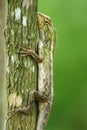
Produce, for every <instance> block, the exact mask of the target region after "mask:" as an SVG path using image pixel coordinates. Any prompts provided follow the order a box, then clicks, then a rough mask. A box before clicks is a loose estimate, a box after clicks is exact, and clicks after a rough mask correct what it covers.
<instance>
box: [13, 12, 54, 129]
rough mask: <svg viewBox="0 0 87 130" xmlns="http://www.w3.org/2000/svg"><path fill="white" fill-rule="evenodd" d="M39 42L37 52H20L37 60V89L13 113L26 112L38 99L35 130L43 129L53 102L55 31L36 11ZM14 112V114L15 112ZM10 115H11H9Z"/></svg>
mask: <svg viewBox="0 0 87 130" xmlns="http://www.w3.org/2000/svg"><path fill="white" fill-rule="evenodd" d="M38 29H39V43H38V54H36V53H35V52H34V51H33V50H31V49H27V48H22V51H20V52H19V53H20V54H23V55H24V56H31V57H32V58H33V59H35V61H37V62H38V90H33V91H32V92H31V95H32V96H31V97H32V98H31V100H30V101H29V105H28V106H27V107H19V108H17V109H14V110H15V113H17V112H22V113H24V114H27V113H28V111H29V110H30V109H31V108H32V106H33V105H32V104H33V101H34V99H36V100H37V101H38V109H39V113H38V119H37V128H36V130H45V127H46V124H47V121H48V117H49V115H50V111H51V107H52V103H53V95H54V94H53V88H54V86H53V57H54V48H55V41H56V33H55V30H54V28H53V25H52V23H51V19H50V18H49V17H48V16H46V15H44V14H41V13H38ZM15 113H14V114H15ZM11 117H12V116H11Z"/></svg>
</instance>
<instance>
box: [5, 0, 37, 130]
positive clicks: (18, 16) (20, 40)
mask: <svg viewBox="0 0 87 130" xmlns="http://www.w3.org/2000/svg"><path fill="white" fill-rule="evenodd" d="M37 39H38V35H37V0H8V20H7V36H6V41H7V42H6V47H7V90H8V106H9V107H8V108H9V111H10V110H12V109H14V108H15V107H18V106H21V105H23V106H27V104H28V94H29V92H30V91H32V90H33V89H36V88H37V64H36V63H35V62H34V60H33V59H31V58H30V57H23V56H22V55H21V54H19V53H18V52H19V51H20V48H21V47H24V46H26V47H30V48H32V49H33V50H34V51H37ZM36 119H37V110H36V104H34V107H33V109H32V111H30V112H29V114H28V115H24V114H23V113H17V114H16V115H15V116H14V117H12V118H11V119H10V120H8V123H7V129H8V130H35V128H36Z"/></svg>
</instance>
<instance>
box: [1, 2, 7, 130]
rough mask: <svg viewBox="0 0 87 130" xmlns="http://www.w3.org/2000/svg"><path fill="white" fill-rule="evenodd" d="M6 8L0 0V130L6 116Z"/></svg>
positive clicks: (2, 129)
mask: <svg viewBox="0 0 87 130" xmlns="http://www.w3.org/2000/svg"><path fill="white" fill-rule="evenodd" d="M6 7H7V3H6V0H0V130H5V126H6V114H7V94H6V47H5V38H4V29H5V25H6Z"/></svg>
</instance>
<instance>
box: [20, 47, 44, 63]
mask: <svg viewBox="0 0 87 130" xmlns="http://www.w3.org/2000/svg"><path fill="white" fill-rule="evenodd" d="M18 53H19V54H22V56H31V57H32V58H33V59H35V61H36V62H39V63H41V62H42V61H43V58H41V57H39V56H38V54H36V53H35V52H34V51H33V50H31V49H30V48H25V47H24V48H21V51H19V52H18Z"/></svg>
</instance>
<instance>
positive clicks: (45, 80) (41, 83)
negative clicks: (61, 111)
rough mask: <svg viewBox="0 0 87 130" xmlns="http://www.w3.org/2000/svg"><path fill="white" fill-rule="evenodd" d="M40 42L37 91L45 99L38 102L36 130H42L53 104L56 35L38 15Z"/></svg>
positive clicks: (47, 18) (45, 20) (46, 21)
mask: <svg viewBox="0 0 87 130" xmlns="http://www.w3.org/2000/svg"><path fill="white" fill-rule="evenodd" d="M38 23H39V24H38V26H39V34H40V42H39V44H38V53H39V57H43V58H44V59H43V61H42V62H41V63H39V64H38V70H39V71H38V91H39V93H40V94H42V95H45V96H46V97H47V101H46V102H44V103H41V102H39V114H38V121H37V130H44V129H45V127H46V124H47V121H48V117H49V114H50V110H51V107H52V103H53V96H54V94H53V88H54V86H53V57H54V48H55V40H56V34H55V30H54V28H53V25H52V23H51V19H50V18H49V17H48V16H45V15H44V14H41V13H38Z"/></svg>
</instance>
